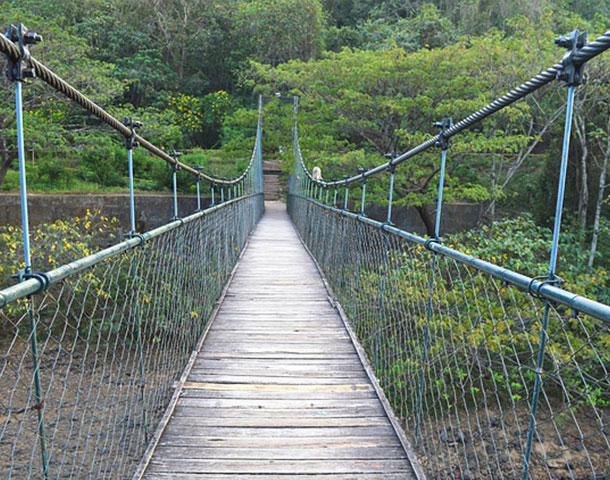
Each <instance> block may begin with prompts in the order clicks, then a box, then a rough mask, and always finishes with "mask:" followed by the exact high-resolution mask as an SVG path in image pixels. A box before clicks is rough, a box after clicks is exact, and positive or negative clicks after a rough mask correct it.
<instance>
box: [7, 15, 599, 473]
mask: <svg viewBox="0 0 610 480" xmlns="http://www.w3.org/2000/svg"><path fill="white" fill-rule="evenodd" d="M41 40H42V39H41V38H40V37H39V36H37V35H36V34H32V33H30V32H27V30H25V28H24V27H23V26H22V25H17V26H11V27H10V28H9V29H8V32H7V34H6V35H4V36H2V35H0V51H2V53H3V54H4V55H5V56H6V58H7V62H8V73H9V78H10V80H11V81H12V83H13V85H14V91H15V107H16V124H17V129H16V130H17V147H18V153H19V156H18V159H19V173H20V190H21V197H22V226H23V253H24V257H23V260H24V262H23V264H24V266H25V267H24V268H23V270H21V271H20V272H18V273H17V275H16V278H17V282H16V284H15V285H13V286H11V287H8V288H5V289H3V290H1V291H0V326H1V327H2V328H1V332H2V337H1V338H0V350H1V351H2V359H1V361H0V476H2V477H3V478H14V479H21V478H43V479H50V478H96V479H97V478H113V479H114V478H133V479H204V478H215V479H222V478H237V477H238V478H242V477H243V478H261V477H262V478H278V477H297V476H300V475H303V476H315V477H319V478H329V479H331V478H332V479H347V478H363V479H374V478H379V479H381V478H383V479H386V478H387V479H393V478H396V479H398V478H401V479H402V478H404V479H424V478H429V479H437V478H439V479H440V478H442V479H463V480H465V479H475V478H477V479H478V478H482V479H492V478H493V479H515V478H522V479H528V478H531V479H538V478H549V479H564V478H566V479H567V478H570V479H602V478H608V477H609V475H610V431H609V420H610V406H609V405H610V400H609V399H610V376H609V370H610V357H609V356H608V346H609V345H610V327H609V326H610V306H608V305H605V304H602V303H599V302H597V301H596V300H595V299H591V298H587V297H583V296H580V295H578V294H576V293H573V292H570V290H569V285H563V284H562V283H561V281H560V279H559V277H558V276H557V275H556V263H557V256H558V254H559V247H560V243H559V240H560V226H561V219H562V212H563V196H564V188H565V180H566V169H567V165H568V161H569V142H570V133H571V131H570V129H571V125H572V115H573V109H574V95H575V92H576V90H577V87H578V85H579V84H580V83H581V81H582V75H583V69H584V67H585V65H586V63H587V62H588V61H589V60H591V59H592V58H594V57H596V56H598V55H600V54H602V53H603V52H605V51H606V50H607V49H608V48H610V32H607V33H605V34H604V35H602V36H601V37H599V38H597V39H595V40H594V41H591V42H587V40H586V35H583V34H580V33H578V32H577V31H575V32H573V33H572V34H570V35H569V36H566V37H562V38H560V39H559V40H558V41H557V43H558V45H559V46H560V47H563V48H565V49H566V51H567V53H566V55H565V56H564V58H563V60H562V61H561V62H560V63H558V64H556V65H553V66H551V67H549V68H548V69H546V70H544V71H543V72H541V73H539V74H537V75H536V76H534V77H532V78H531V79H530V80H528V81H526V82H525V83H523V84H522V85H520V86H518V87H516V88H515V89H513V90H511V91H510V92H508V93H507V94H506V95H504V96H502V97H500V98H498V99H496V100H495V101H493V102H491V103H490V104H488V105H486V106H483V107H482V108H481V109H480V110H478V111H476V112H474V113H473V114H471V115H469V116H468V117H466V118H465V119H463V120H461V121H458V122H455V123H454V122H452V120H451V119H442V120H441V121H439V123H438V127H439V128H440V133H438V134H437V135H431V137H430V138H429V139H428V140H426V141H425V142H423V143H422V144H420V145H417V146H415V147H413V148H411V149H410V150H409V151H407V152H405V153H403V154H401V155H397V156H394V157H392V158H391V159H390V160H389V161H388V162H386V163H384V164H382V165H379V166H377V167H375V168H372V169H370V170H362V171H360V172H359V173H358V174H357V175H354V176H351V177H350V176H346V177H345V178H343V179H341V180H336V181H326V180H322V179H320V178H314V177H313V176H312V175H311V173H310V170H309V169H308V167H307V162H306V161H305V160H304V159H303V156H302V153H301V149H300V144H299V133H298V132H299V130H298V122H297V120H298V98H297V97H293V98H291V99H290V101H292V103H293V106H294V127H293V148H294V158H295V164H294V168H293V172H292V176H291V178H290V185H289V192H288V202H287V207H286V206H285V205H284V204H283V203H281V202H277V201H273V202H271V201H267V202H265V198H264V191H265V189H264V180H263V177H264V167H263V145H262V141H263V136H262V132H263V99H262V97H261V98H260V99H259V105H258V112H259V116H258V125H257V134H256V140H255V143H254V147H253V150H252V155H251V159H250V162H249V163H248V165H247V167H246V168H245V170H244V171H243V173H242V174H240V175H239V176H237V177H236V178H233V179H223V178H218V177H215V176H213V175H208V174H206V173H204V172H203V171H202V169H201V168H198V167H196V166H189V165H186V164H185V163H183V162H181V161H180V160H179V158H180V157H179V154H178V153H177V152H171V153H169V152H165V151H164V150H162V149H160V148H159V147H157V146H155V145H154V142H153V141H149V140H147V139H145V138H144V137H143V136H141V135H140V134H139V133H138V130H139V128H140V127H141V124H140V123H139V122H138V121H137V120H134V119H133V118H129V119H124V120H123V121H120V120H119V119H117V118H115V117H114V116H112V115H111V114H110V113H108V112H107V111H105V110H104V109H103V108H101V107H100V106H99V105H97V104H95V103H94V102H93V101H91V100H90V99H89V98H87V97H86V96H85V95H84V94H82V93H81V92H79V91H78V90H76V89H75V88H73V87H72V86H71V85H70V84H69V83H67V82H66V81H65V80H63V79H61V78H60V77H58V76H57V75H56V74H55V73H53V72H52V71H51V70H50V69H49V68H48V67H46V66H45V65H44V64H42V63H41V62H39V61H38V60H36V59H35V58H34V57H32V55H30V52H29V47H30V46H32V45H35V44H36V43H38V42H39V41H41ZM26 79H32V81H42V82H44V83H46V84H47V85H48V86H49V88H54V89H56V90H57V91H58V92H60V93H61V94H63V95H66V96H67V97H68V98H70V99H72V100H73V101H74V102H76V103H77V104H79V105H81V106H82V107H83V108H84V109H86V110H87V111H89V112H90V113H91V114H93V115H95V116H96V117H97V118H98V119H99V120H100V121H101V122H102V123H104V124H106V125H107V126H108V127H109V128H110V129H113V130H115V131H117V132H119V133H120V134H121V135H122V136H123V137H124V138H125V150H126V172H127V173H128V176H129V192H130V218H131V222H130V225H129V227H130V229H129V234H128V235H127V237H126V239H125V240H124V241H121V242H118V243H116V244H115V245H113V246H110V247H109V248H106V249H104V250H101V251H99V252H96V253H93V254H92V255H89V256H86V257H83V258H79V259H75V260H74V261H72V262H71V263H68V264H65V265H62V266H60V267H58V268H56V269H53V270H51V271H46V272H43V271H38V270H37V269H36V258H32V255H31V253H30V252H31V248H30V247H31V245H30V234H29V224H28V216H27V185H26V162H25V155H24V136H23V135H24V134H23V116H22V88H23V84H24V83H26V82H25V81H26ZM553 82H561V83H562V84H564V85H565V86H566V91H567V98H566V108H565V133H564V139H563V153H562V157H561V171H560V178H559V183H558V186H557V189H558V193H557V209H556V216H555V224H554V230H553V232H554V233H553V241H552V245H551V250H550V252H549V255H550V260H549V269H548V274H546V275H544V276H538V277H537V276H527V275H524V274H522V273H518V272H515V271H511V270H509V269H507V268H504V267H502V266H501V265H497V264H494V263H491V262H488V261H484V260H482V259H479V258H475V257H473V256H471V255H469V254H467V253H465V252H462V251H459V250H458V249H455V248H453V247H452V246H450V245H445V244H444V243H443V241H442V237H441V228H442V225H441V212H442V206H443V188H444V172H445V166H446V163H447V162H450V161H451V158H450V153H451V152H450V142H449V140H450V139H452V138H453V137H456V136H458V135H459V134H460V133H461V132H463V131H465V130H467V129H469V128H471V127H473V126H475V125H477V124H478V123H479V122H483V121H485V119H486V118H487V117H489V116H491V115H493V114H494V113H496V112H498V111H500V110H502V109H503V108H505V107H507V106H509V105H511V104H513V103H514V102H517V101H519V100H521V99H523V98H524V97H526V96H528V95H530V94H531V93H533V92H534V91H536V90H537V89H539V88H542V87H544V86H545V85H548V84H550V83H553ZM135 148H144V149H146V150H147V151H148V152H150V154H151V155H153V156H155V157H157V158H158V159H160V160H162V161H165V162H167V163H169V165H170V166H171V168H172V179H173V192H174V210H173V217H172V218H171V219H168V223H167V224H166V225H163V226H161V227H159V228H156V229H154V230H151V231H148V232H137V231H136V222H135V206H134V205H135V203H134V196H135V193H134V189H133V174H134V172H133V169H134V165H133V150H134V149H135ZM428 150H435V151H438V152H439V160H440V170H439V190H438V203H437V208H436V224H435V236H434V237H432V238H423V237H420V236H418V235H415V234H413V233H410V232H407V231H405V230H402V229H400V228H399V227H398V226H396V225H395V224H394V223H393V222H392V205H393V200H394V199H393V195H394V175H395V172H396V170H397V169H398V168H400V164H401V163H402V162H405V161H408V160H409V159H411V158H413V157H415V156H417V155H418V154H421V153H423V152H425V151H428ZM178 170H184V171H186V172H188V173H190V174H192V175H194V177H195V179H196V188H197V199H198V202H197V209H196V211H194V212H193V213H192V214H191V215H189V216H187V217H184V218H180V217H179V216H178V208H177V202H178V193H177V182H178V176H177V171H178ZM268 171H269V167H267V173H268ZM373 177H383V178H385V179H386V180H387V186H386V188H387V195H388V202H387V203H388V209H387V217H386V219H385V221H378V220H375V219H373V218H370V217H368V216H367V215H366V185H367V181H368V180H370V179H371V178H373ZM202 183H203V184H204V185H205V186H206V188H209V192H210V197H211V203H210V204H209V205H203V202H202V199H201V185H200V184H202ZM271 191H272V192H273V195H276V193H277V192H276V191H277V185H273V188H271ZM354 199H357V201H354ZM356 207H359V208H356ZM564 287H565V288H564Z"/></svg>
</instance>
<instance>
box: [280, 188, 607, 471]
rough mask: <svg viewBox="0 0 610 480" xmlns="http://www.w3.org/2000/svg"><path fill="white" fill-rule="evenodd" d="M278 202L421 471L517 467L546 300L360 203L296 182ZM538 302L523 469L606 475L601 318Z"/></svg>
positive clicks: (603, 326)
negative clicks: (315, 193) (310, 194)
mask: <svg viewBox="0 0 610 480" xmlns="http://www.w3.org/2000/svg"><path fill="white" fill-rule="evenodd" d="M290 214H291V216H292V218H293V220H294V222H295V225H296V227H297V229H298V231H299V232H300V234H301V236H302V238H303V240H304V242H305V243H306V244H307V246H308V247H309V249H310V250H311V252H312V253H313V255H314V256H315V257H316V259H317V261H318V262H319V264H320V266H321V268H322V269H323V271H324V273H325V275H326V277H327V279H328V281H329V282H330V284H331V286H332V288H333V290H334V293H335V295H336V297H337V299H338V300H339V302H340V303H341V305H342V307H343V309H344V310H345V313H346V315H347V317H348V318H349V319H350V320H351V322H352V323H353V327H354V330H355V332H356V333H357V335H358V338H359V339H360V342H361V343H362V345H363V347H364V349H365V351H366V353H367V355H368V358H369V360H370V362H371V364H372V366H373V368H374V370H375V372H376V375H377V378H378V379H379V382H380V384H381V386H382V388H383V390H384V391H385V393H386V395H387V397H388V399H389V401H390V402H391V404H392V406H393V408H394V411H395V412H396V414H397V415H398V416H399V417H400V418H401V419H402V420H403V422H404V426H405V431H406V433H407V435H408V437H410V439H411V441H412V443H413V445H414V446H415V449H416V452H417V453H418V455H419V458H420V461H421V463H422V465H423V466H424V469H425V470H426V472H427V474H428V475H429V478H434V479H437V478H438V479H441V478H443V479H444V478H447V479H467V478H470V479H475V478H485V479H515V478H520V477H521V471H522V468H523V454H524V448H525V445H526V440H527V438H526V437H527V433H528V424H529V420H530V410H531V402H532V387H533V385H534V379H535V376H536V360H537V354H538V343H539V337H540V331H541V319H542V315H543V310H544V308H545V304H546V302H545V301H540V300H538V299H537V298H535V297H534V296H532V295H531V294H530V293H528V292H527V291H525V290H523V289H519V288H516V287H515V286H513V285H511V284H510V283H507V282H505V281H503V280H501V279H499V278H497V277H495V276H493V275H490V274H488V273H485V272H484V271H482V270H480V269H478V268H476V267H473V266H471V265H470V264H468V263H466V262H464V261H458V260H456V259H455V258H451V257H449V256H445V255H442V254H438V253H433V252H431V251H430V250H428V249H427V248H425V247H424V245H423V244H424V240H423V239H421V242H419V243H416V242H414V241H412V240H409V239H407V238H404V237H402V236H400V235H397V234H396V233H393V232H388V231H384V229H382V228H380V226H379V225H374V223H375V222H370V223H367V222H364V221H362V218H363V217H359V216H356V215H353V214H352V215H351V216H349V215H345V214H344V213H343V212H340V211H337V210H336V209H333V208H332V207H328V206H322V205H321V204H319V203H317V202H314V201H312V200H310V199H306V198H304V197H301V196H295V195H292V196H291V197H290ZM431 269H433V272H434V276H435V278H436V282H435V287H434V289H433V290H432V291H431V292H430V290H429V288H428V287H429V281H430V275H431V272H432V270H431ZM428 304H430V305H431V307H432V308H431V310H430V311H431V316H430V318H429V321H428V322H426V314H427V308H428ZM549 305H550V309H551V314H550V317H549V326H548V332H547V333H548V341H547V355H546V357H545V361H544V364H543V368H542V378H543V381H542V388H541V393H540V397H539V400H540V405H539V408H538V413H537V422H536V428H535V431H534V442H533V452H532V456H531V460H530V468H529V476H530V477H531V478H533V479H540V478H549V479H564V478H565V479H568V478H570V479H580V480H585V479H594V478H595V479H601V478H606V476H607V475H608V474H610V431H609V430H608V429H609V428H610V377H609V375H608V372H609V370H610V354H609V349H608V346H609V344H610V343H609V342H610V329H609V324H608V322H607V320H608V319H606V321H604V320H602V319H598V318H594V317H592V316H587V315H584V314H582V313H577V312H575V311H574V310H572V309H570V308H568V307H567V306H565V305H562V304H561V303H556V302H553V303H550V304H549ZM608 311H610V309H608ZM427 323H428V327H427V328H426V324H427ZM418 416H419V419H418Z"/></svg>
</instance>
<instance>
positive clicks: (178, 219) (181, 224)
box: [172, 217, 184, 227]
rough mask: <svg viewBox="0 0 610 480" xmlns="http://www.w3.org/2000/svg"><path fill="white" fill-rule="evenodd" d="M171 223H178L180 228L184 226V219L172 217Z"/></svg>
mask: <svg viewBox="0 0 610 480" xmlns="http://www.w3.org/2000/svg"><path fill="white" fill-rule="evenodd" d="M172 222H180V226H181V227H183V226H184V219H183V218H182V217H173V218H172Z"/></svg>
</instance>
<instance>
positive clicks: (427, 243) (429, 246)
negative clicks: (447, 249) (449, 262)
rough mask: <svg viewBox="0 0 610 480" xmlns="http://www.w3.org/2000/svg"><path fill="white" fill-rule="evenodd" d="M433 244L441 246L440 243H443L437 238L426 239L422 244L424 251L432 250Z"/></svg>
mask: <svg viewBox="0 0 610 480" xmlns="http://www.w3.org/2000/svg"><path fill="white" fill-rule="evenodd" d="M433 243H438V244H439V245H440V244H441V243H443V242H442V241H441V239H440V238H438V237H435V238H428V239H427V240H426V241H425V242H424V247H425V248H426V250H432V244H433Z"/></svg>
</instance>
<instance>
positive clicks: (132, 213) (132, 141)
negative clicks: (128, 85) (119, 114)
mask: <svg viewBox="0 0 610 480" xmlns="http://www.w3.org/2000/svg"><path fill="white" fill-rule="evenodd" d="M123 125H125V126H126V127H128V128H129V130H130V132H131V135H130V136H129V137H126V138H125V148H126V149H127V169H128V174H129V227H130V228H129V233H128V234H127V235H126V237H128V238H131V237H134V236H136V209H135V199H134V189H133V149H134V148H137V147H138V146H139V145H140V143H139V142H138V141H137V140H136V135H137V131H136V130H137V129H138V128H140V127H141V126H142V122H137V121H134V119H133V117H129V118H125V119H123Z"/></svg>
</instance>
